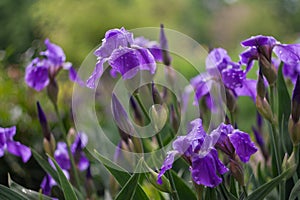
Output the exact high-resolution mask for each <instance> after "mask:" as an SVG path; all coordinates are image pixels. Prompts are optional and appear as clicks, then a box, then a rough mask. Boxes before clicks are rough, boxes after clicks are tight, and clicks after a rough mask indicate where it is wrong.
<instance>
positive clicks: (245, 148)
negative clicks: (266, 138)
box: [212, 123, 257, 163]
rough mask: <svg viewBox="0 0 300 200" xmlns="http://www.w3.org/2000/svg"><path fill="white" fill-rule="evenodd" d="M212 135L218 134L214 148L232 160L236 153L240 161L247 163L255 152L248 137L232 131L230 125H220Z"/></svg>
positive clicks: (238, 131)
mask: <svg viewBox="0 0 300 200" xmlns="http://www.w3.org/2000/svg"><path fill="white" fill-rule="evenodd" d="M212 134H220V137H219V139H218V142H217V144H216V147H217V148H219V149H220V150H221V151H223V152H224V153H226V154H227V155H229V156H230V157H231V158H234V154H235V153H236V154H237V155H238V156H239V158H240V159H241V161H243V162H245V163H246V162H248V161H249V159H250V156H251V155H252V154H254V153H255V152H256V151H257V148H256V146H255V144H254V143H253V142H252V141H251V139H250V136H249V135H248V134H247V133H245V132H242V131H240V130H238V129H234V128H233V127H232V125H230V124H228V125H226V124H223V123H222V124H220V125H219V127H218V128H217V129H216V130H214V132H213V133H212Z"/></svg>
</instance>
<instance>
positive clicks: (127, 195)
mask: <svg viewBox="0 0 300 200" xmlns="http://www.w3.org/2000/svg"><path fill="white" fill-rule="evenodd" d="M139 179H140V173H136V174H134V175H133V176H131V178H130V179H129V180H128V181H127V183H126V184H125V185H124V187H122V190H121V191H120V192H119V193H118V195H117V197H116V198H115V200H123V199H128V200H131V199H134V195H135V192H136V188H137V186H138V181H139Z"/></svg>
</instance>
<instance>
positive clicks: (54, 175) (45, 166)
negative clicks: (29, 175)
mask: <svg viewBox="0 0 300 200" xmlns="http://www.w3.org/2000/svg"><path fill="white" fill-rule="evenodd" d="M31 152H32V155H33V157H34V158H35V160H36V161H37V162H38V163H39V165H40V166H41V167H42V168H43V169H44V170H45V172H47V173H48V174H50V176H51V177H52V178H53V179H54V180H55V182H56V183H57V185H58V186H59V187H60V188H61V185H60V181H59V177H58V175H57V172H56V171H55V170H54V169H53V168H52V166H51V165H50V164H49V162H48V161H47V160H45V159H44V158H42V156H40V155H39V153H38V152H36V151H35V150H34V149H31ZM74 190H75V192H76V194H77V196H78V198H79V199H84V197H83V196H82V194H81V193H80V192H79V191H78V190H77V189H76V188H74Z"/></svg>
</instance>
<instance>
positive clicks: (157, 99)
mask: <svg viewBox="0 0 300 200" xmlns="http://www.w3.org/2000/svg"><path fill="white" fill-rule="evenodd" d="M152 98H153V102H154V104H162V103H163V101H162V98H161V96H160V93H159V92H158V90H157V88H156V87H155V84H154V83H153V82H152Z"/></svg>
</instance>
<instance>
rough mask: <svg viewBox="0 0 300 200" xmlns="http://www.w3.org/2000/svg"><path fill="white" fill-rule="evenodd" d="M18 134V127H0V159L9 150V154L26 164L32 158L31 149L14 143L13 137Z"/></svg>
mask: <svg viewBox="0 0 300 200" xmlns="http://www.w3.org/2000/svg"><path fill="white" fill-rule="evenodd" d="M15 134H16V127H15V126H13V127H9V128H2V127H0V157H2V156H3V155H4V152H5V151H6V150H7V151H8V152H9V153H11V154H13V155H16V156H19V157H21V158H22V161H23V162H24V163H26V162H27V161H28V160H29V158H30V157H31V151H30V148H28V147H27V146H25V145H23V144H21V143H20V142H16V141H14V139H13V137H14V136H15Z"/></svg>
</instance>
